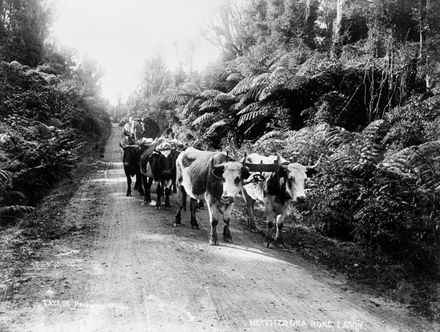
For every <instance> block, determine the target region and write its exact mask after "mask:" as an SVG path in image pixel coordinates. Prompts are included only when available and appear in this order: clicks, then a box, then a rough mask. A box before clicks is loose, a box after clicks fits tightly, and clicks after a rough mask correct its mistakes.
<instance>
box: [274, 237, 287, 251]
mask: <svg viewBox="0 0 440 332" xmlns="http://www.w3.org/2000/svg"><path fill="white" fill-rule="evenodd" d="M274 245H275V246H276V247H278V248H279V247H280V245H281V246H283V248H284V249H287V247H286V245H285V244H284V241H283V239H275V242H274Z"/></svg>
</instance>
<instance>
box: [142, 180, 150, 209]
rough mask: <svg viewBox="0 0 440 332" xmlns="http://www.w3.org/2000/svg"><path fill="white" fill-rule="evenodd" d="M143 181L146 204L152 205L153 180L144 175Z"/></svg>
mask: <svg viewBox="0 0 440 332" xmlns="http://www.w3.org/2000/svg"><path fill="white" fill-rule="evenodd" d="M142 180H143V182H144V188H145V192H144V202H145V203H150V202H151V183H152V180H151V178H148V177H146V176H145V175H142Z"/></svg>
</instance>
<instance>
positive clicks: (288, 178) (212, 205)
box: [120, 138, 319, 247]
mask: <svg viewBox="0 0 440 332" xmlns="http://www.w3.org/2000/svg"><path fill="white" fill-rule="evenodd" d="M132 143H133V144H122V143H121V144H120V146H121V147H122V149H123V150H124V153H123V165H124V171H125V175H126V177H127V193H126V194H127V196H130V195H131V184H132V180H131V177H132V176H135V177H136V182H135V187H134V188H135V190H136V189H137V190H138V191H139V193H140V194H141V195H143V196H144V203H145V204H147V203H150V202H151V192H150V189H151V186H152V184H153V182H154V183H155V185H156V204H155V209H159V208H160V207H161V204H162V197H163V196H165V199H164V206H165V207H166V208H171V207H170V195H171V193H172V192H177V194H178V208H177V213H176V216H175V223H174V226H180V225H181V220H182V216H181V214H182V209H183V210H186V201H187V197H188V196H189V199H190V223H191V227H193V228H197V229H198V228H199V226H198V223H197V219H196V210H197V207H198V202H203V201H204V202H206V206H207V208H208V211H209V219H210V225H211V231H210V235H209V243H210V244H211V245H218V237H217V225H218V222H219V221H220V220H221V219H223V222H224V226H223V240H224V241H225V242H232V236H231V232H230V230H229V222H230V219H231V212H232V209H233V206H234V201H235V197H236V196H237V195H238V194H239V193H241V194H242V195H243V198H244V199H245V201H246V206H247V210H248V222H249V225H250V226H251V229H253V230H255V215H254V205H255V202H256V201H260V202H262V203H263V204H264V208H265V211H266V216H267V233H266V238H265V239H266V241H267V247H269V243H270V242H271V241H275V243H278V244H282V245H283V246H284V242H283V239H282V229H283V225H284V218H285V216H286V214H287V213H288V210H289V209H288V208H289V205H290V203H291V202H301V201H304V200H305V192H304V182H305V179H306V178H307V175H310V172H313V170H314V169H315V168H316V167H317V165H318V163H319V160H318V162H317V163H316V164H315V165H314V166H303V165H301V164H299V163H292V162H289V161H287V160H285V159H283V158H282V157H281V156H267V157H266V156H261V155H259V154H256V153H252V154H250V155H247V156H246V155H245V156H244V158H243V160H241V161H236V160H232V159H231V158H229V156H228V154H225V153H222V152H211V151H201V150H197V149H195V148H193V147H188V148H186V149H184V145H183V144H181V143H179V142H177V141H176V140H167V139H165V138H159V139H154V140H153V139H145V138H143V139H142V140H139V141H136V142H132ZM134 143H135V144H134ZM273 227H275V238H274V239H272V235H271V234H272V230H273Z"/></svg>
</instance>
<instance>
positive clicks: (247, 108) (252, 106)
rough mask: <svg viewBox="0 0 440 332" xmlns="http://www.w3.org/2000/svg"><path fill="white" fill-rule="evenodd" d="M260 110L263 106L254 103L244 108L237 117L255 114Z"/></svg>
mask: <svg viewBox="0 0 440 332" xmlns="http://www.w3.org/2000/svg"><path fill="white" fill-rule="evenodd" d="M259 108H261V104H260V103H259V102H254V103H251V104H249V105H247V106H246V107H245V108H243V109H242V110H241V111H240V112H238V113H237V115H243V114H245V113H248V112H253V111H255V110H257V109H259Z"/></svg>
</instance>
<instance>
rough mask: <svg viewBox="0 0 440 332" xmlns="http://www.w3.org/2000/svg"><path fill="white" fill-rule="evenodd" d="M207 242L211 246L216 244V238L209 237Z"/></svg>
mask: <svg viewBox="0 0 440 332" xmlns="http://www.w3.org/2000/svg"><path fill="white" fill-rule="evenodd" d="M209 244H210V245H211V246H218V240H217V239H209Z"/></svg>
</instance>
